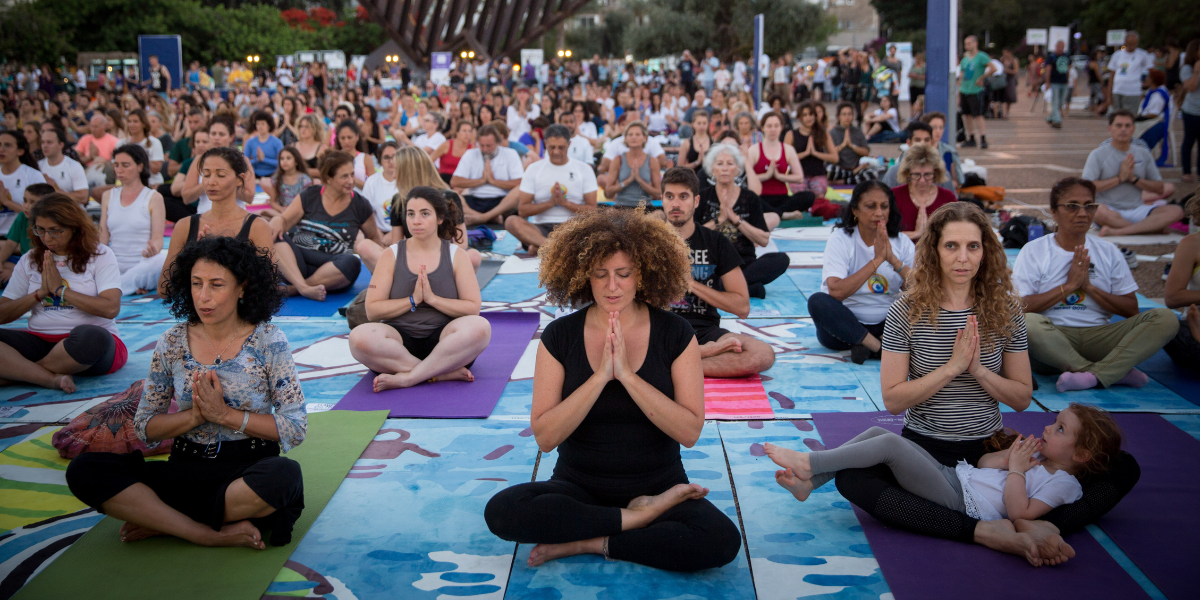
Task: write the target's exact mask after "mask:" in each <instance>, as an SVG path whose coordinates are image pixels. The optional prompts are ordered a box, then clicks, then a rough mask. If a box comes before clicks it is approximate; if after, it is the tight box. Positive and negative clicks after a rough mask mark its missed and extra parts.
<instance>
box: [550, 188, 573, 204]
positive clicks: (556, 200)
mask: <svg viewBox="0 0 1200 600" xmlns="http://www.w3.org/2000/svg"><path fill="white" fill-rule="evenodd" d="M550 202H551V203H553V204H555V205H556V206H566V205H567V204H569V201H568V200H567V188H566V186H564V185H563V184H561V183H555V184H554V185H553V186H551V187H550Z"/></svg>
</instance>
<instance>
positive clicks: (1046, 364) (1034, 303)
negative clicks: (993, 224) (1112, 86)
mask: <svg viewBox="0 0 1200 600" xmlns="http://www.w3.org/2000/svg"><path fill="white" fill-rule="evenodd" d="M910 152H911V151H910ZM1098 206H1099V205H1098V204H1097V203H1096V186H1095V185H1093V184H1092V182H1091V181H1087V180H1085V179H1078V178H1075V177H1068V178H1066V179H1063V180H1062V181H1059V182H1058V183H1056V184H1055V185H1054V187H1053V188H1051V190H1050V212H1051V213H1052V214H1053V215H1054V220H1055V221H1057V222H1058V231H1056V232H1054V233H1052V234H1049V235H1046V236H1043V237H1040V238H1038V239H1036V240H1033V241H1031V242H1029V243H1028V244H1025V247H1023V248H1021V253H1020V254H1019V255H1017V262H1016V264H1014V265H1013V283H1014V284H1015V285H1016V287H1017V291H1018V292H1019V293H1020V294H1021V303H1022V304H1023V305H1024V310H1025V313H1026V314H1025V323H1026V326H1027V327H1028V330H1029V361H1030V363H1031V364H1032V366H1033V370H1034V371H1037V372H1039V373H1043V374H1047V375H1058V376H1059V377H1058V384H1057V387H1058V391H1059V392H1068V391H1073V390H1086V389H1089V388H1093V387H1097V386H1100V387H1105V388H1108V387H1111V386H1114V385H1127V386H1132V387H1142V386H1143V385H1146V383H1147V382H1148V381H1149V377H1148V376H1147V375H1146V374H1145V373H1142V372H1141V371H1139V370H1137V369H1136V368H1134V367H1135V366H1136V365H1139V364H1141V363H1142V361H1144V360H1146V359H1148V358H1150V357H1151V356H1153V355H1154V353H1155V352H1158V351H1159V350H1161V349H1162V347H1163V346H1164V345H1166V343H1167V342H1169V341H1171V339H1172V338H1174V337H1175V333H1176V332H1177V331H1178V330H1179V319H1177V318H1176V317H1175V314H1174V313H1172V312H1171V311H1170V310H1169V309H1166V308H1156V309H1152V310H1148V311H1144V312H1138V301H1137V294H1136V292H1137V289H1138V285H1137V282H1136V281H1134V279H1133V274H1132V273H1131V272H1130V271H1129V265H1128V263H1126V262H1125V257H1124V256H1123V255H1122V254H1121V250H1120V249H1119V248H1117V246H1116V245H1115V244H1112V243H1110V242H1107V241H1104V240H1102V239H1100V238H1099V237H1096V236H1089V235H1088V234H1087V233H1088V230H1090V229H1091V227H1092V220H1093V219H1094V218H1095V215H1096V209H1097V207H1098ZM1114 314H1117V315H1121V316H1122V317H1124V320H1121V321H1117V322H1115V323H1114V322H1112V317H1113V315H1114Z"/></svg>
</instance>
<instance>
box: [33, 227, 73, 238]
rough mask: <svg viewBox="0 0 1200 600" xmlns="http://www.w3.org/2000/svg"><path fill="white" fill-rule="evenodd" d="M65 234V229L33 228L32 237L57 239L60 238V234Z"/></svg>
mask: <svg viewBox="0 0 1200 600" xmlns="http://www.w3.org/2000/svg"><path fill="white" fill-rule="evenodd" d="M66 232H67V230H66V229H42V228H41V227H34V228H33V235H36V236H38V237H51V238H54V239H58V238H60V237H62V234H64V233H66Z"/></svg>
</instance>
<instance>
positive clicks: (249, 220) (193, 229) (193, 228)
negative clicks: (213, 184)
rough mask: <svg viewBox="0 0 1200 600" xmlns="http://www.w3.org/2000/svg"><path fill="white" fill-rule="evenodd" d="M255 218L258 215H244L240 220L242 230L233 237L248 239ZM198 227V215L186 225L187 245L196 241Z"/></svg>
mask: <svg viewBox="0 0 1200 600" xmlns="http://www.w3.org/2000/svg"><path fill="white" fill-rule="evenodd" d="M257 218H258V215H256V214H254V213H250V214H248V215H246V218H245V219H243V220H242V229H241V231H238V234H237V236H235V237H236V238H237V239H239V240H248V239H250V228H251V227H252V226H253V225H254V220H255V219H257ZM199 225H200V215H196V219H195V221H194V222H190V223H188V234H187V243H189V244H190V243H192V242H194V241H196V235H197V231H199V229H200V227H199Z"/></svg>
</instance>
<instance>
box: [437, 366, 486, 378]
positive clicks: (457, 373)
mask: <svg viewBox="0 0 1200 600" xmlns="http://www.w3.org/2000/svg"><path fill="white" fill-rule="evenodd" d="M430 381H475V376H474V375H472V374H471V371H469V370H467V368H466V367H463V368H461V369H455V370H453V371H450V372H449V373H442V374H441V375H438V376H437V377H434V378H433V379H431V380H430Z"/></svg>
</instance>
